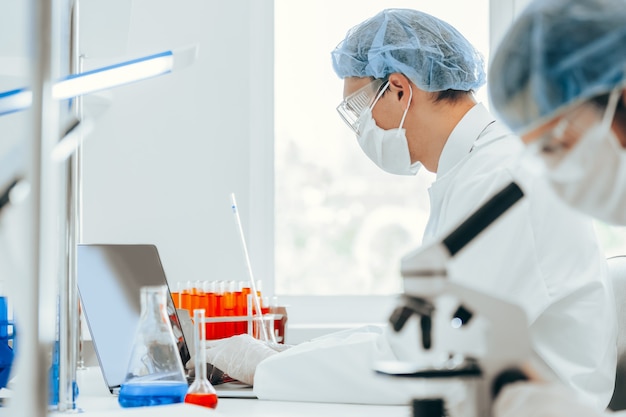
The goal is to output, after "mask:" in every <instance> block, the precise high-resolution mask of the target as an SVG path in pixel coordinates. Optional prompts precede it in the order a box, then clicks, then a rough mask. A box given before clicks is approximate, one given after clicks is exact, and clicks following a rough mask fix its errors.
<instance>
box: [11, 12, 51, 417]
mask: <svg viewBox="0 0 626 417" xmlns="http://www.w3.org/2000/svg"><path fill="white" fill-rule="evenodd" d="M27 7H28V16H29V20H30V21H29V22H28V23H29V29H30V30H29V34H30V36H31V37H30V39H29V48H30V51H29V52H30V54H29V55H30V56H29V58H30V62H31V66H30V68H31V73H30V81H31V83H30V85H31V87H32V95H33V96H32V106H31V109H30V113H29V116H30V120H29V121H28V126H27V127H26V129H27V131H28V135H26V138H27V139H26V140H27V146H26V147H27V150H28V152H27V155H28V159H27V161H26V164H27V165H26V170H25V172H26V174H25V176H26V180H27V181H28V183H29V185H30V195H29V196H28V198H27V201H26V204H25V207H24V209H25V210H27V211H28V224H27V225H25V226H26V228H27V231H26V233H25V236H26V239H24V241H25V244H24V248H23V249H24V251H25V253H27V254H28V256H27V259H28V260H29V262H28V265H27V266H26V268H27V269H26V271H27V272H26V274H25V276H24V277H23V279H21V283H20V284H18V286H19V288H20V291H17V292H16V294H15V296H16V302H15V313H16V318H17V320H18V323H19V324H18V327H19V330H18V332H19V336H18V337H19V339H20V340H19V349H20V352H19V355H18V357H17V364H16V370H17V371H18V372H19V378H17V381H16V391H15V396H14V397H13V399H12V400H11V402H10V407H11V415H12V416H24V417H43V416H45V415H46V414H47V398H48V392H47V391H48V390H47V388H48V384H47V383H46V381H47V380H48V367H47V366H46V362H47V361H46V360H45V358H46V353H47V351H48V348H49V347H50V345H49V343H46V337H45V335H46V333H45V332H42V331H41V327H42V326H41V320H40V317H41V316H43V315H44V314H50V313H51V312H50V311H46V309H47V308H49V307H50V306H49V305H47V304H46V303H45V302H44V303H41V301H43V300H42V298H43V297H42V290H43V289H45V287H46V285H45V284H44V281H45V270H44V268H43V265H44V264H45V261H44V259H43V258H44V255H43V253H44V252H45V251H46V250H49V249H50V248H49V247H46V246H45V242H46V238H47V236H46V235H47V231H46V226H45V224H46V221H45V220H44V217H45V213H44V208H45V203H44V201H45V198H43V196H42V194H43V188H44V187H42V183H43V182H44V181H45V178H46V175H47V174H48V170H49V168H50V166H49V164H48V163H46V158H45V157H44V155H47V153H46V151H47V150H49V149H48V148H51V147H50V146H48V144H47V139H49V137H48V135H47V133H46V132H47V131H48V132H49V131H50V116H49V115H48V114H47V113H46V108H47V107H48V106H50V103H51V99H52V97H51V88H50V80H51V56H50V54H51V27H52V4H51V3H50V1H38V0H30V1H29V2H28V6H27ZM33 298H34V299H33ZM52 314H54V313H52Z"/></svg>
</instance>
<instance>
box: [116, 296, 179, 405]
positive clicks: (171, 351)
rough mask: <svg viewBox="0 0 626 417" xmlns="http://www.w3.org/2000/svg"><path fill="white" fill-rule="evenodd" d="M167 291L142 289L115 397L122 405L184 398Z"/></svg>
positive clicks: (166, 402)
mask: <svg viewBox="0 0 626 417" xmlns="http://www.w3.org/2000/svg"><path fill="white" fill-rule="evenodd" d="M166 294H167V288H166V287H165V286H151V287H142V288H141V317H140V318H139V324H138V326H137V330H136V332H135V339H134V342H133V348H132V351H131V356H130V361H129V363H128V371H127V372H126V379H125V380H124V382H123V383H122V385H121V387H120V394H119V398H118V401H119V403H120V405H121V406H122V407H142V406H148V405H159V404H171V403H179V402H182V401H183V400H184V399H185V394H186V393H187V388H188V385H187V379H186V378H185V371H184V368H183V364H182V361H181V359H180V355H179V353H178V349H177V347H176V341H175V339H174V333H173V332H172V326H171V324H170V321H169V318H168V317H167V312H166V298H165V297H166Z"/></svg>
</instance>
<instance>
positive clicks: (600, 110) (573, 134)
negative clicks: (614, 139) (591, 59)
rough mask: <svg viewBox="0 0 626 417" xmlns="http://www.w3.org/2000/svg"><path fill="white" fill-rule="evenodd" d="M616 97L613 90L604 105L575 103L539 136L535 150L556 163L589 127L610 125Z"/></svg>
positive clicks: (617, 95) (588, 102) (617, 96)
mask: <svg viewBox="0 0 626 417" xmlns="http://www.w3.org/2000/svg"><path fill="white" fill-rule="evenodd" d="M618 93H619V91H618ZM618 98H619V94H616V93H615V91H614V92H612V93H611V95H610V97H609V100H608V103H607V104H606V105H604V106H599V105H598V104H596V103H593V102H590V101H587V102H584V103H581V104H579V105H576V106H575V107H573V108H572V109H570V110H569V111H568V113H567V114H566V115H564V116H562V117H561V119H559V120H558V121H557V122H556V124H555V125H554V126H553V127H552V128H550V129H549V130H548V131H546V132H544V133H543V134H542V135H541V136H539V138H538V140H537V145H536V146H535V150H536V151H538V152H539V153H541V154H542V155H543V157H544V158H545V159H546V160H547V162H549V163H550V162H551V163H552V164H555V163H558V162H559V161H560V160H561V159H562V158H563V157H564V156H565V155H566V154H567V153H569V152H570V151H571V150H572V149H573V148H574V147H575V146H576V145H577V144H578V142H580V140H581V139H582V138H583V137H584V136H585V134H586V133H587V132H588V131H589V129H591V128H592V127H594V126H597V125H598V124H605V125H607V126H610V123H611V120H613V117H614V115H615V108H616V105H617V100H618ZM608 128H610V127H608Z"/></svg>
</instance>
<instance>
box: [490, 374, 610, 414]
mask: <svg viewBox="0 0 626 417" xmlns="http://www.w3.org/2000/svg"><path fill="white" fill-rule="evenodd" d="M493 415H494V417H528V416H532V417H561V416H562V417H579V416H580V417H599V416H608V415H609V413H608V412H601V411H597V410H595V409H593V408H592V407H590V406H588V405H587V404H584V403H583V402H582V401H580V400H578V399H577V398H576V393H574V392H573V391H571V390H569V389H567V388H566V387H564V386H561V385H558V384H548V383H540V382H516V383H514V384H511V385H507V386H505V387H504V388H503V389H502V392H501V393H500V394H499V395H498V397H497V398H496V401H495V403H494V405H493Z"/></svg>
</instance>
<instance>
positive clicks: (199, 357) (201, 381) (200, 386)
mask: <svg viewBox="0 0 626 417" xmlns="http://www.w3.org/2000/svg"><path fill="white" fill-rule="evenodd" d="M193 342H194V346H195V351H196V352H195V358H194V360H195V362H196V367H195V372H196V377H195V379H194V381H193V383H192V384H191V385H190V386H189V390H187V395H186V396H185V402H186V403H190V404H196V405H201V406H203V407H209V408H215V407H217V393H216V392H215V388H213V385H211V383H210V382H209V379H208V378H207V369H206V354H205V349H206V343H205V342H206V323H205V320H204V309H195V310H193Z"/></svg>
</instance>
